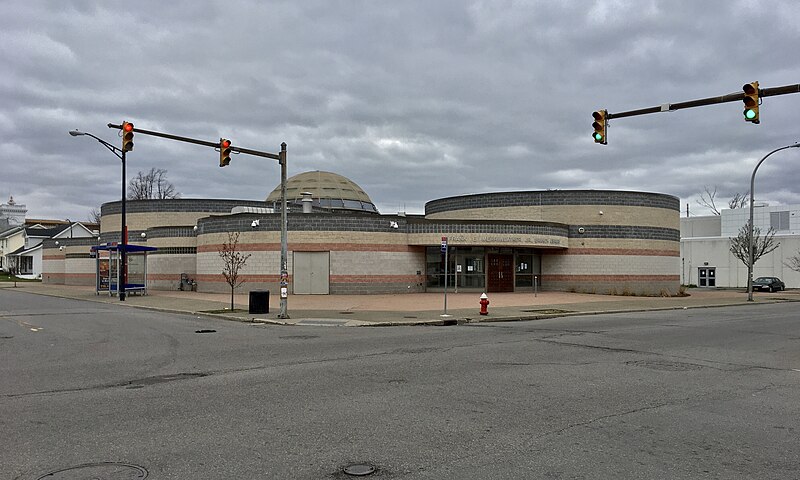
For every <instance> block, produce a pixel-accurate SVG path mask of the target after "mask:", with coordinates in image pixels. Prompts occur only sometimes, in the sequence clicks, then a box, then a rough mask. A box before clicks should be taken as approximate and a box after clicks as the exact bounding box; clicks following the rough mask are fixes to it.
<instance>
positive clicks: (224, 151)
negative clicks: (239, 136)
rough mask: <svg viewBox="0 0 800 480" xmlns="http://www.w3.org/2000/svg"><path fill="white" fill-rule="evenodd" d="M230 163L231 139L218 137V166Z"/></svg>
mask: <svg viewBox="0 0 800 480" xmlns="http://www.w3.org/2000/svg"><path fill="white" fill-rule="evenodd" d="M230 164H231V141H230V140H228V139H227V138H220V139H219V166H220V167H226V166H228V165H230Z"/></svg>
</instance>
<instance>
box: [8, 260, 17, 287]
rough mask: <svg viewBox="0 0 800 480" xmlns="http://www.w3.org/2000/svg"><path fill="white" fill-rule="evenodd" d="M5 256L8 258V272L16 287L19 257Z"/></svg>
mask: <svg viewBox="0 0 800 480" xmlns="http://www.w3.org/2000/svg"><path fill="white" fill-rule="evenodd" d="M7 258H8V274H9V275H10V276H11V278H12V279H13V280H14V288H16V287H17V274H18V273H19V257H18V256H11V255H9V256H8V257H7Z"/></svg>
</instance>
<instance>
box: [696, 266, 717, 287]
mask: <svg viewBox="0 0 800 480" xmlns="http://www.w3.org/2000/svg"><path fill="white" fill-rule="evenodd" d="M697 286H698V287H716V286H717V268H716V267H700V268H698V269H697Z"/></svg>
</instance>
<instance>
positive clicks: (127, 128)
mask: <svg viewBox="0 0 800 480" xmlns="http://www.w3.org/2000/svg"><path fill="white" fill-rule="evenodd" d="M131 150H133V124H132V123H130V122H122V151H123V152H130V151H131Z"/></svg>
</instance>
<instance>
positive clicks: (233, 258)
mask: <svg viewBox="0 0 800 480" xmlns="http://www.w3.org/2000/svg"><path fill="white" fill-rule="evenodd" d="M238 246H239V232H228V241H227V242H225V243H223V244H222V247H221V248H220V249H219V250H217V251H218V252H219V256H220V257H221V258H222V262H223V264H224V266H223V268H222V275H223V276H224V277H225V281H226V282H228V285H230V286H231V311H233V291H234V290H235V289H236V287H238V286H239V285H241V284H243V283H244V280H239V271H240V270H241V269H242V268H244V266H245V265H246V264H247V259H248V258H250V254H249V253H248V254H247V255H245V254H243V253H242V252H240V251H238Z"/></svg>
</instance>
